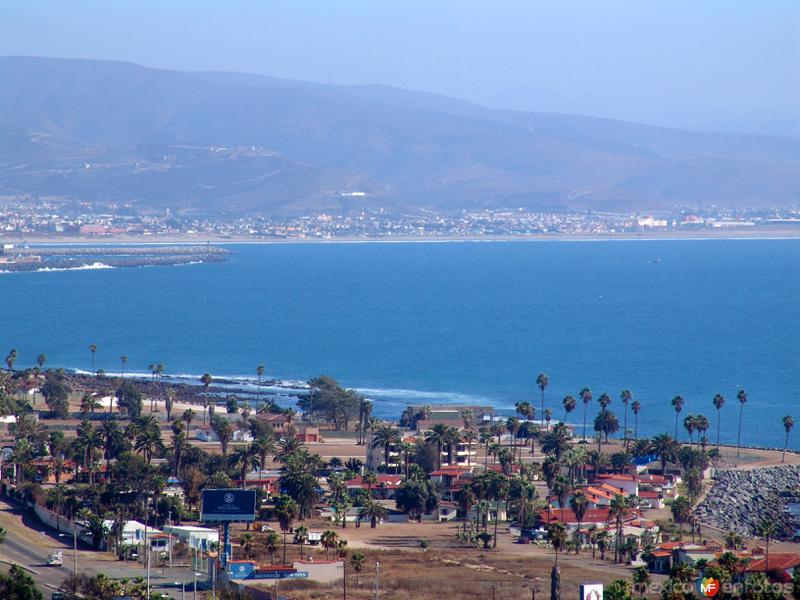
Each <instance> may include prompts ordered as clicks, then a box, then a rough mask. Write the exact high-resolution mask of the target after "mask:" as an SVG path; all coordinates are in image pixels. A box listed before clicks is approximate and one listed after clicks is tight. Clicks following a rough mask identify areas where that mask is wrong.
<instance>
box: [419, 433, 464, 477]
mask: <svg viewBox="0 0 800 600" xmlns="http://www.w3.org/2000/svg"><path fill="white" fill-rule="evenodd" d="M457 439H458V431H457V430H456V429H455V427H450V426H449V425H445V424H444V423H435V424H434V425H433V427H431V428H430V430H428V431H426V432H425V443H427V444H434V445H435V446H436V450H437V464H438V466H439V468H441V467H442V450H443V449H444V448H445V447H447V448H448V451H447V457H448V462H452V461H451V460H450V459H452V447H453V443H455V440H457Z"/></svg>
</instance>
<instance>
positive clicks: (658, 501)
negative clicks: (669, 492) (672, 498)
mask: <svg viewBox="0 0 800 600" xmlns="http://www.w3.org/2000/svg"><path fill="white" fill-rule="evenodd" d="M639 498H640V500H641V502H640V503H639V506H641V507H642V508H664V506H665V505H664V496H663V494H662V493H661V492H655V491H650V490H641V491H640V492H639Z"/></svg>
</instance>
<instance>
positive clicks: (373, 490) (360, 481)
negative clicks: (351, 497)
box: [345, 473, 405, 500]
mask: <svg viewBox="0 0 800 600" xmlns="http://www.w3.org/2000/svg"><path fill="white" fill-rule="evenodd" d="M376 479H377V480H378V481H377V483H375V484H373V485H371V486H370V485H368V484H366V483H364V478H363V477H362V476H361V475H359V476H357V477H354V478H353V479H351V480H350V481H347V482H346V483H345V485H346V486H347V489H348V491H349V492H350V493H351V494H352V493H353V492H355V491H356V490H359V489H360V490H367V491H368V492H370V494H371V495H372V497H373V498H379V499H383V500H392V499H394V497H395V493H396V492H397V490H398V488H399V487H400V486H401V485H402V483H403V480H404V479H405V477H403V476H402V475H389V474H386V473H381V474H379V475H377V476H376Z"/></svg>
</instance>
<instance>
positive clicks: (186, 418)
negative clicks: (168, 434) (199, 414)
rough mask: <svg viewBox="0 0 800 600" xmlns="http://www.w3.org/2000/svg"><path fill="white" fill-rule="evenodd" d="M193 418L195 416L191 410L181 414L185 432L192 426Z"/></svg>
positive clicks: (188, 409)
mask: <svg viewBox="0 0 800 600" xmlns="http://www.w3.org/2000/svg"><path fill="white" fill-rule="evenodd" d="M194 417H195V414H194V411H193V410H192V409H191V408H187V409H186V410H185V411H183V414H182V415H181V421H183V422H184V423H186V431H187V432H188V431H189V427H190V426H191V425H192V421H194Z"/></svg>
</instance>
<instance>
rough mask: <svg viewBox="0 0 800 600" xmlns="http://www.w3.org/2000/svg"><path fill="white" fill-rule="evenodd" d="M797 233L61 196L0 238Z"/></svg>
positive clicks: (632, 216)
mask: <svg viewBox="0 0 800 600" xmlns="http://www.w3.org/2000/svg"><path fill="white" fill-rule="evenodd" d="M794 228H796V229H797V231H799V232H800V208H798V209H783V210H766V209H704V210H697V209H694V210H689V209H681V208H676V209H674V210H671V211H665V212H643V213H636V212H627V213H626V212H619V213H617V212H595V211H573V212H539V211H531V210H527V209H521V208H520V209H502V210H489V209H485V210H460V211H453V212H449V213H444V212H435V211H431V210H425V209H418V210H416V211H415V212H411V211H408V212H397V211H396V210H394V211H392V210H389V209H383V208H377V209H365V210H362V211H357V212H348V213H344V214H333V213H328V212H315V213H313V214H307V215H300V216H267V215H249V216H241V217H233V216H231V217H226V216H216V215H214V216H212V215H208V216H198V215H196V214H193V215H186V214H181V213H175V212H173V211H171V210H170V209H165V210H163V211H161V212H152V211H150V212H138V211H137V210H136V208H135V206H133V205H124V204H122V205H109V204H93V203H86V202H81V203H77V202H74V201H67V200H61V199H44V200H35V201H32V200H30V199H17V198H14V199H10V200H9V199H0V238H5V239H16V240H18V241H24V240H25V238H28V237H30V238H39V237H48V236H52V237H86V238H89V239H96V240H102V239H103V238H108V239H113V238H115V237H122V238H127V237H138V236H144V237H152V238H155V239H158V238H161V239H169V238H175V237H182V236H189V237H195V238H196V239H204V238H214V239H237V240H240V239H252V240H280V239H288V240H291V239H319V240H333V239H353V238H366V239H393V238H396V239H402V238H433V239H436V238H439V239H448V238H479V237H514V236H543V235H544V236H546V235H560V236H573V235H574V236H596V235H597V236H603V235H614V234H637V233H657V232H671V231H672V232H693V231H694V232H702V231H709V232H711V231H716V232H720V231H721V230H740V231H741V230H756V229H757V230H759V231H764V230H765V229H766V230H786V229H794Z"/></svg>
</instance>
